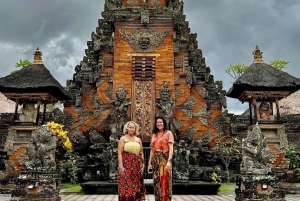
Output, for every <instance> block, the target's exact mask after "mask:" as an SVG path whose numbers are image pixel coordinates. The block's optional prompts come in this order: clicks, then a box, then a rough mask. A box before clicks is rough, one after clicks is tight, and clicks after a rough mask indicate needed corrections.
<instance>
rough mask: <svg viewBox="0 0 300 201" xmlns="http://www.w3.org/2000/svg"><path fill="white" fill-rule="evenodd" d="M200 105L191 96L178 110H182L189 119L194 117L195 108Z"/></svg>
mask: <svg viewBox="0 0 300 201" xmlns="http://www.w3.org/2000/svg"><path fill="white" fill-rule="evenodd" d="M197 103H198V100H197V99H196V98H195V97H193V96H190V97H188V98H187V99H186V100H185V101H184V102H183V104H182V105H180V106H178V107H177V109H179V110H181V111H182V112H183V113H184V114H185V115H186V116H187V117H188V118H190V119H191V118H192V117H193V108H194V106H195V105H196V104H197Z"/></svg>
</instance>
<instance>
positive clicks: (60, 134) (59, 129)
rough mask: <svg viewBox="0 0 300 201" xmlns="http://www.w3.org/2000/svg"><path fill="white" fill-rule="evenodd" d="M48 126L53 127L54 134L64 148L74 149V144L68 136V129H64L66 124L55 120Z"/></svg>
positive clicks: (59, 144)
mask: <svg viewBox="0 0 300 201" xmlns="http://www.w3.org/2000/svg"><path fill="white" fill-rule="evenodd" d="M47 127H48V128H50V129H51V133H52V135H54V136H55V137H56V141H57V144H58V146H63V147H64V149H67V150H69V149H72V148H73V145H72V143H71V141H70V138H69V137H68V135H67V134H68V131H64V130H63V127H64V125H61V124H58V123H55V122H53V121H51V122H48V123H47Z"/></svg>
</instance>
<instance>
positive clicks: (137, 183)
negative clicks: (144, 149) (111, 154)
mask: <svg viewBox="0 0 300 201" xmlns="http://www.w3.org/2000/svg"><path fill="white" fill-rule="evenodd" d="M122 160H123V166H124V168H125V174H124V175H120V173H119V172H118V192H119V201H142V200H145V193H146V189H145V185H144V179H143V175H141V173H140V172H139V171H140V170H141V168H142V167H143V161H142V158H141V156H137V155H135V154H131V153H128V152H123V155H122Z"/></svg>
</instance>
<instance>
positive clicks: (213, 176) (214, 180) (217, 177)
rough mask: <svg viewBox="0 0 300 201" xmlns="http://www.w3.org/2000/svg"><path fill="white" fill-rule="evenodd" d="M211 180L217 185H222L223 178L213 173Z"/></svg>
mask: <svg viewBox="0 0 300 201" xmlns="http://www.w3.org/2000/svg"><path fill="white" fill-rule="evenodd" d="M211 179H212V180H213V183H217V184H219V183H221V177H220V176H218V174H217V173H215V172H214V173H212V175H211Z"/></svg>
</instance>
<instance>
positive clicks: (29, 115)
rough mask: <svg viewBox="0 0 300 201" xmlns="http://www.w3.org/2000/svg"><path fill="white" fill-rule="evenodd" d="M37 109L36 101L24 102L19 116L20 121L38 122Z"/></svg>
mask: <svg viewBox="0 0 300 201" xmlns="http://www.w3.org/2000/svg"><path fill="white" fill-rule="evenodd" d="M36 116H37V110H36V109H35V107H34V103H24V104H23V109H22V114H20V116H19V121H20V122H33V123H35V122H36Z"/></svg>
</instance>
